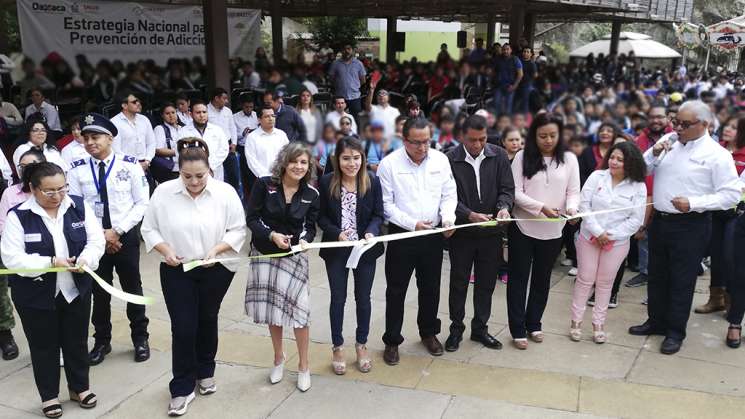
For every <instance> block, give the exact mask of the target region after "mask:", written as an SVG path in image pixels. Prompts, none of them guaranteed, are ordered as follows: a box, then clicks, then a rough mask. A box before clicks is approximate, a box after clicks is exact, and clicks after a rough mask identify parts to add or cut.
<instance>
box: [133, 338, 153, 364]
mask: <svg viewBox="0 0 745 419" xmlns="http://www.w3.org/2000/svg"><path fill="white" fill-rule="evenodd" d="M148 359H150V345H149V344H148V343H147V341H144V342H142V343H138V344H136V345H135V362H145V361H147V360H148Z"/></svg>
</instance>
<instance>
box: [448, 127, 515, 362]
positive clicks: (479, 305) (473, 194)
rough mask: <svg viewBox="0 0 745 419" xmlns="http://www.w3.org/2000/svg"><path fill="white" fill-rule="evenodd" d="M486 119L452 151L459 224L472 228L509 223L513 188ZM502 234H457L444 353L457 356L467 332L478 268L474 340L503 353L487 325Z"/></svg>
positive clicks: (481, 230)
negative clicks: (492, 222)
mask: <svg viewBox="0 0 745 419" xmlns="http://www.w3.org/2000/svg"><path fill="white" fill-rule="evenodd" d="M486 125H487V124H486V119H485V118H484V117H482V116H479V115H473V116H470V117H469V118H468V119H466V120H465V122H464V123H463V127H462V132H463V134H464V135H463V145H462V146H458V147H456V148H455V149H453V150H451V151H450V152H449V153H448V154H447V156H448V158H449V159H450V166H451V168H452V172H453V177H454V178H455V184H456V186H457V188H458V206H457V208H456V210H455V215H456V224H468V223H476V222H482V221H490V220H493V219H497V220H499V219H504V218H509V217H510V210H511V209H512V205H513V202H514V197H515V184H514V181H513V180H512V170H511V168H510V161H509V158H508V157H507V153H506V152H505V151H504V150H503V149H502V148H501V147H499V146H496V145H493V144H487V142H486V137H487V135H486ZM502 234H503V233H502V229H500V228H497V227H472V228H466V229H460V230H457V231H456V233H455V234H454V235H453V237H452V238H451V239H450V240H451V242H450V265H451V266H450V301H449V303H450V321H451V324H450V337H448V339H447V341H446V342H445V350H447V351H449V352H453V351H456V350H458V347H459V346H460V341H461V340H462V339H463V332H464V331H465V329H466V327H465V324H464V323H463V319H464V317H465V306H466V295H467V293H468V280H469V277H470V275H471V268H472V267H474V268H475V277H476V280H475V286H474V293H473V306H474V315H473V320H472V321H471V340H473V341H476V342H481V343H482V344H484V346H486V347H487V348H491V349H501V348H502V344H501V343H500V342H499V341H498V340H497V339H496V338H494V336H492V335H490V334H489V331H488V329H487V325H486V323H487V321H488V320H489V316H490V314H491V300H492V294H493V293H494V286H495V284H496V281H497V275H498V270H499V262H498V261H499V260H501V258H500V255H499V253H500V251H501V243H502Z"/></svg>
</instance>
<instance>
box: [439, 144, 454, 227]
mask: <svg viewBox="0 0 745 419" xmlns="http://www.w3.org/2000/svg"><path fill="white" fill-rule="evenodd" d="M443 157H444V156H443ZM442 164H443V167H444V169H445V171H446V175H447V179H446V180H445V184H444V185H442V196H441V197H440V219H441V220H442V224H443V225H446V224H449V225H455V208H456V207H457V206H458V188H457V187H456V185H455V179H454V178H453V172H452V169H451V168H450V162H449V161H448V159H447V157H444V161H443V163H442Z"/></svg>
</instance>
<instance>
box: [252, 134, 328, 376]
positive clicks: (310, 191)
mask: <svg viewBox="0 0 745 419" xmlns="http://www.w3.org/2000/svg"><path fill="white" fill-rule="evenodd" d="M312 155H313V154H312V152H311V150H310V148H308V146H306V145H304V144H302V143H297V142H294V143H290V144H287V145H286V146H284V147H283V148H282V150H280V152H279V155H278V156H277V160H276V161H275V163H274V166H273V167H272V175H271V176H265V177H262V178H259V179H258V180H257V181H256V183H255V184H254V186H253V190H252V191H251V197H250V199H249V201H248V208H247V209H246V223H247V224H248V227H249V228H250V229H251V232H252V233H253V234H252V237H251V250H250V253H249V254H250V256H251V257H253V258H257V259H256V260H254V261H253V262H252V263H251V274H250V276H249V279H248V284H247V286H246V299H245V303H246V314H247V315H248V316H249V317H251V318H252V319H253V321H254V322H256V323H260V324H267V325H269V333H270V334H271V336H272V346H273V347H274V367H273V368H272V370H271V372H270V375H269V380H270V381H271V383H272V384H276V383H278V382H280V381H281V380H282V377H283V375H284V364H285V355H284V353H283V352H282V329H283V328H284V327H291V328H293V329H294V331H295V340H296V343H297V347H298V354H299V364H298V381H297V387H298V389H300V391H307V390H308V389H309V388H310V384H311V383H310V366H309V363H308V345H309V342H310V332H309V330H308V327H309V326H310V283H309V277H308V255H307V254H305V253H296V254H287V252H290V251H291V248H292V247H293V246H297V245H300V246H301V247H302V245H303V244H304V243H306V242H312V241H313V238H314V237H315V235H316V219H317V218H318V211H319V205H320V202H319V201H320V199H319V193H318V190H316V189H315V188H314V187H313V186H311V185H310V179H311V173H313V170H314V162H313V157H312ZM262 256H268V257H262Z"/></svg>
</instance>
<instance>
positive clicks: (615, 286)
mask: <svg viewBox="0 0 745 419" xmlns="http://www.w3.org/2000/svg"><path fill="white" fill-rule="evenodd" d="M627 264H628V260H627V259H624V260H622V261H621V266H619V267H618V272H616V279H614V280H613V288H612V289H611V292H610V295H618V290H619V289H620V288H621V281H623V274H624V273H626V265H627Z"/></svg>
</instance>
